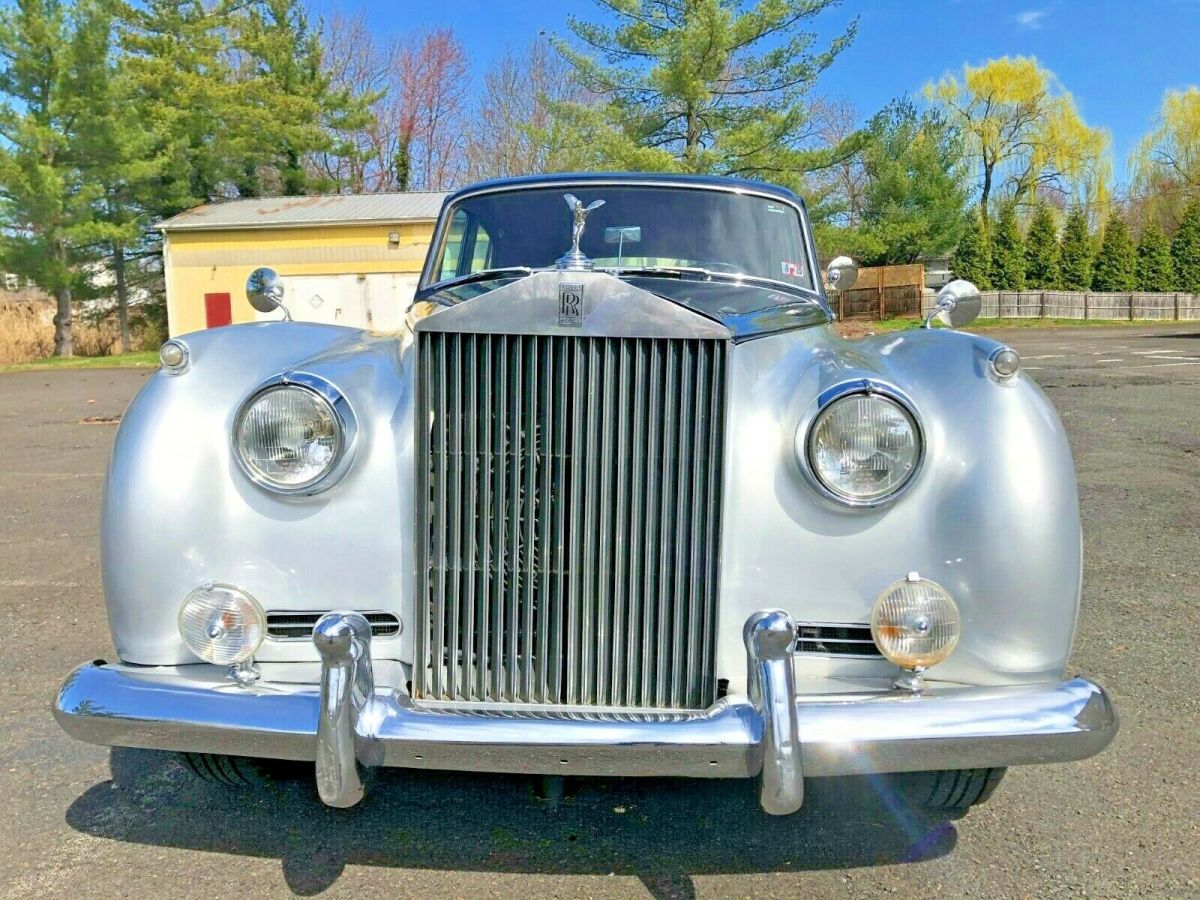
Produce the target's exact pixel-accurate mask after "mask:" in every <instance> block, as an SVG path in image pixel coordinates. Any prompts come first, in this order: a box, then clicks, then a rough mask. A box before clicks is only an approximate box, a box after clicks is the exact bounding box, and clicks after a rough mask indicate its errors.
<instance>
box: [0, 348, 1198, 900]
mask: <svg viewBox="0 0 1200 900" xmlns="http://www.w3.org/2000/svg"><path fill="white" fill-rule="evenodd" d="M993 334H994V335H995V336H998V337H1001V339H1004V340H1008V341H1010V342H1011V343H1012V344H1013V345H1014V346H1015V347H1016V348H1017V349H1018V350H1020V351H1021V353H1022V354H1023V356H1024V358H1025V362H1026V366H1027V371H1028V373H1029V375H1031V376H1032V377H1034V378H1035V379H1037V380H1038V381H1039V382H1040V383H1041V384H1042V385H1043V386H1044V387H1045V389H1046V390H1047V392H1048V394H1049V395H1050V397H1051V398H1052V399H1053V400H1054V402H1055V404H1056V405H1057V406H1058V409H1059V411H1060V413H1061V414H1062V416H1063V420H1064V422H1065V423H1066V426H1067V429H1068V431H1069V432H1070V435H1071V440H1072V443H1073V445H1074V448H1075V453H1076V461H1077V465H1078V469H1079V478H1080V489H1081V494H1082V502H1083V517H1084V526H1085V529H1086V537H1085V539H1086V571H1085V590H1084V598H1085V599H1084V608H1083V612H1082V616H1081V618H1080V623H1079V634H1078V638H1077V641H1076V646H1075V653H1074V657H1073V663H1072V668H1073V669H1075V670H1076V671H1078V672H1080V673H1082V674H1084V675H1086V676H1088V677H1091V678H1094V679H1096V680H1097V681H1099V682H1100V683H1102V684H1104V685H1105V686H1106V687H1108V688H1109V690H1110V691H1111V692H1112V694H1113V697H1114V698H1115V700H1116V702H1117V705H1118V707H1119V709H1120V712H1121V716H1122V728H1121V732H1120V734H1119V735H1118V737H1117V739H1116V741H1115V742H1114V744H1113V746H1112V747H1110V748H1109V750H1108V751H1107V752H1105V753H1104V754H1103V755H1101V756H1099V757H1097V758H1095V759H1092V760H1088V761H1086V762H1082V763H1077V764H1073V765H1069V766H1060V767H1035V768H1022V769H1014V770H1012V771H1010V773H1009V775H1008V777H1007V778H1006V779H1005V781H1004V783H1003V784H1002V785H1001V787H1000V789H999V791H997V793H996V795H995V796H994V797H993V799H992V800H991V802H990V803H988V804H987V805H986V806H983V807H980V808H978V809H976V810H974V811H972V812H971V814H970V815H968V816H967V817H966V818H965V819H962V820H959V821H956V822H946V821H941V820H931V819H928V818H923V817H921V816H917V815H914V814H913V813H911V812H910V811H908V810H906V809H905V808H903V807H902V806H900V805H897V804H896V803H895V802H894V798H893V797H892V796H891V795H890V794H889V793H888V791H887V789H886V785H877V784H873V783H871V782H868V781H865V780H855V779H838V780H830V781H825V782H818V783H817V784H816V785H814V786H813V787H812V788H810V791H809V796H808V799H807V802H806V805H805V807H804V810H803V811H802V812H801V813H800V814H799V815H797V816H793V817H791V818H786V819H769V818H767V817H766V816H764V815H762V814H761V813H759V812H758V811H757V810H756V807H755V803H754V798H753V795H752V793H751V786H750V785H749V784H748V783H743V782H684V781H670V780H661V781H660V780H649V781H639V780H628V781H618V780H605V781H586V782H584V783H583V784H582V785H581V786H580V787H579V789H578V791H577V793H576V794H575V795H574V796H573V797H570V798H568V799H567V800H565V801H563V802H561V803H559V804H557V805H554V806H551V805H548V804H547V803H545V802H544V801H540V800H538V799H537V798H536V797H535V796H534V794H533V792H532V790H531V785H530V783H529V782H528V781H526V780H524V779H520V778H506V777H492V776H478V775H468V776H462V775H453V774H438V773H404V772H399V771H395V772H387V773H383V774H381V775H380V777H379V780H378V783H377V784H376V786H375V790H374V792H373V793H372V794H371V795H370V796H369V797H368V799H367V801H366V802H365V803H364V804H363V805H362V806H360V807H359V808H357V809H354V810H349V811H341V810H332V809H327V808H324V807H322V806H321V805H320V804H319V802H318V801H317V800H316V798H315V792H314V790H313V789H312V787H311V785H310V784H308V783H307V782H304V781H299V782H294V783H282V784H280V785H279V786H277V787H275V788H273V789H272V790H270V791H267V792H264V793H260V794H257V795H254V794H252V795H249V796H246V795H242V796H238V795H230V794H227V793H225V792H223V791H222V790H220V789H216V788H213V787H209V786H206V785H201V784H198V783H196V782H193V781H191V780H189V778H187V777H186V776H185V774H184V773H183V771H182V770H181V769H180V768H179V767H178V766H177V765H176V764H175V763H174V762H173V761H172V760H171V759H170V758H167V757H164V756H163V755H160V754H156V753H150V752H145V751H131V750H127V751H115V752H113V753H111V754H110V752H109V751H107V750H105V749H103V748H100V747H92V746H87V745H84V744H80V743H77V742H75V741H72V740H69V739H67V738H66V737H65V736H64V735H63V734H62V733H61V732H60V731H59V729H58V728H57V726H56V725H55V724H54V722H53V720H52V719H51V717H50V715H49V712H48V711H47V704H48V703H49V701H50V698H51V697H52V696H53V694H54V692H55V690H56V689H57V687H58V685H59V683H60V682H61V680H62V678H63V676H64V675H65V674H66V673H67V672H68V671H69V670H70V669H71V668H72V667H73V666H74V665H76V664H77V663H79V662H80V661H83V660H87V659H91V658H95V657H105V656H108V657H110V658H111V656H112V649H111V645H110V642H109V637H108V631H107V628H106V625H105V621H104V611H103V602H102V596H101V591H100V578H99V571H98V555H99V546H98V535H97V509H98V501H99V493H100V487H101V480H102V473H103V469H104V465H105V460H106V457H107V454H108V449H109V446H110V444H111V441H112V436H113V433H114V428H113V425H112V424H111V419H112V417H115V416H118V415H119V414H120V412H121V410H122V409H123V408H124V406H125V404H126V403H127V402H128V401H129V399H130V397H131V396H132V395H133V393H134V392H135V391H136V390H137V388H138V387H139V385H141V384H142V382H143V381H144V380H145V378H147V377H148V373H147V372H145V371H136V370H109V371H78V372H24V373H17V374H8V375H0V446H3V447H4V465H3V466H2V467H0V623H2V625H3V627H4V630H5V633H7V634H8V635H9V638H8V640H6V641H5V642H4V644H3V648H2V649H0V665H2V666H3V671H4V672H5V673H7V678H6V679H5V682H6V684H7V689H6V690H5V691H4V692H3V694H2V695H0V722H2V723H3V728H2V731H0V735H2V737H0V793H2V795H3V796H6V797H8V798H9V812H8V813H7V815H6V816H5V817H4V820H3V822H0V894H3V895H5V896H11V897H44V896H64V895H68V894H70V895H79V894H84V895H87V896H93V897H128V896H170V897H212V896H227V895H234V894H240V895H254V896H287V895H290V894H299V895H306V896H307V895H316V894H321V893H323V892H324V893H325V894H326V895H328V896H348V897H349V896H352V897H394V896H415V895H422V896H428V897H434V896H467V895H470V896H473V897H491V896H497V897H506V898H510V897H512V896H517V895H523V896H558V897H584V896H586V897H639V896H640V897H644V896H652V897H658V898H664V897H693V896H695V897H749V896H755V897H760V896H761V897H775V896H778V897H796V896H800V895H805V896H833V897H843V896H845V897H856V896H874V895H877V894H880V893H885V892H886V893H894V894H898V895H901V896H921V897H927V896H929V895H944V896H956V897H957V896H982V897H1026V896H1030V897H1053V896H1082V895H1087V896H1093V897H1096V896H1100V897H1130V896H1162V897H1183V896H1200V788H1198V787H1197V784H1198V783H1197V780H1196V778H1195V771H1196V769H1197V766H1198V764H1200V715H1198V712H1200V701H1198V700H1197V696H1198V695H1200V677H1198V675H1197V672H1198V671H1200V668H1198V667H1197V665H1196V663H1195V659H1194V655H1195V651H1194V649H1193V648H1194V640H1193V638H1194V636H1195V635H1196V634H1200V327H1197V326H1192V327H1190V328H1187V327H1184V328H1180V327H1159V328H1154V329H1150V328H1143V327H1138V326H1133V327H1119V328H1096V327H1092V328H1080V329H1055V330H1031V329H1021V330H1013V331H1011V332H994V333H993Z"/></svg>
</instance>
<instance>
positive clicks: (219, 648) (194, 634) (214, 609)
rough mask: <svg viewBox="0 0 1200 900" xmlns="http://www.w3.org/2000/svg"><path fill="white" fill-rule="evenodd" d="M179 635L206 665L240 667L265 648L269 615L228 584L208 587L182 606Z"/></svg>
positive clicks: (248, 597)
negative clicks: (264, 640) (263, 643)
mask: <svg viewBox="0 0 1200 900" xmlns="http://www.w3.org/2000/svg"><path fill="white" fill-rule="evenodd" d="M179 635H180V637H182V638H183V642H184V643H185V644H187V646H188V649H189V650H191V651H192V652H193V653H195V654H196V655H197V656H198V657H200V658H201V659H202V660H204V661H205V662H210V663H213V664H215V665H219V666H225V665H237V664H238V663H242V662H245V661H246V660H248V659H250V657H252V656H253V655H254V654H255V653H256V652H257V651H258V648H259V647H260V646H261V645H262V642H263V638H265V637H266V635H267V616H266V613H264V612H263V609H262V607H261V606H259V605H258V601H257V600H255V599H254V598H253V597H251V596H250V595H249V594H247V593H246V592H245V591H240V590H238V589H237V588H235V587H233V586H232V585H228V584H205V585H201V586H200V587H198V588H196V590H194V591H192V592H191V593H190V594H188V595H187V598H186V599H185V600H184V601H183V605H182V606H181V607H179Z"/></svg>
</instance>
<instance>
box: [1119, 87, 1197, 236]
mask: <svg viewBox="0 0 1200 900" xmlns="http://www.w3.org/2000/svg"><path fill="white" fill-rule="evenodd" d="M1129 167H1130V169H1132V170H1133V182H1134V190H1135V192H1136V194H1137V195H1138V196H1139V199H1140V200H1141V201H1143V205H1144V206H1145V207H1146V211H1147V212H1152V213H1153V214H1155V215H1152V216H1151V217H1150V218H1159V219H1161V220H1166V222H1167V223H1170V224H1172V225H1173V224H1175V223H1177V222H1178V221H1179V219H1180V217H1181V216H1182V212H1183V207H1184V206H1186V205H1187V202H1188V201H1189V200H1191V199H1193V198H1197V197H1200V88H1198V87H1196V86H1195V85H1193V86H1191V87H1189V88H1188V89H1187V90H1183V91H1167V92H1166V93H1165V94H1164V95H1163V100H1162V107H1161V109H1160V110H1159V113H1158V116H1157V118H1156V119H1155V125H1154V130H1153V131H1151V132H1150V133H1149V134H1147V135H1146V136H1145V137H1144V138H1142V140H1141V143H1140V144H1139V145H1138V148H1137V150H1136V151H1134V154H1133V156H1132V158H1131V159H1130V161H1129Z"/></svg>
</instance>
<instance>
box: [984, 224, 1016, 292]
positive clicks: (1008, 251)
mask: <svg viewBox="0 0 1200 900" xmlns="http://www.w3.org/2000/svg"><path fill="white" fill-rule="evenodd" d="M990 238H991V263H990V265H989V266H988V280H989V281H990V282H991V284H992V288H993V289H995V290H997V291H1020V290H1024V288H1025V247H1024V243H1023V242H1022V240H1021V231H1020V229H1019V228H1018V227H1017V209H1016V204H1015V203H1005V204H1004V205H1003V206H1001V207H1000V214H999V215H998V216H997V217H996V222H995V224H994V225H993V226H992V229H991V234H990Z"/></svg>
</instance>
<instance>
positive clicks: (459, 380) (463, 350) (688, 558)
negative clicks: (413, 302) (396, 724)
mask: <svg viewBox="0 0 1200 900" xmlns="http://www.w3.org/2000/svg"><path fill="white" fill-rule="evenodd" d="M418 341H419V343H418V347H417V352H418V363H417V367H418V387H417V400H416V402H417V410H418V413H417V421H418V422H420V423H422V426H423V427H418V429H417V447H416V459H417V498H418V499H417V507H418V508H417V523H418V526H417V527H418V532H419V533H418V539H417V544H418V546H417V554H418V565H419V574H420V576H421V580H422V583H421V594H420V599H419V602H420V603H423V604H424V608H423V609H420V610H419V612H418V621H417V625H418V628H417V633H416V637H415V639H416V659H417V665H416V666H415V667H414V674H413V694H414V696H416V697H418V698H423V699H436V700H474V701H510V702H525V703H545V704H566V705H572V706H575V705H580V706H619V707H649V708H685V709H700V708H705V707H707V706H708V705H710V704H711V703H712V702H713V700H714V699H715V697H716V679H715V675H714V673H713V656H714V629H715V625H716V604H717V597H716V583H717V577H716V576H717V559H718V557H719V546H718V541H719V528H720V496H721V475H720V473H721V445H722V428H723V424H724V411H723V406H724V399H723V389H724V354H725V346H724V343H723V342H721V341H716V340H694V339H649V338H593V337H559V336H524V335H483V334H478V335H477V334H457V333H420V334H419V338H418Z"/></svg>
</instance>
